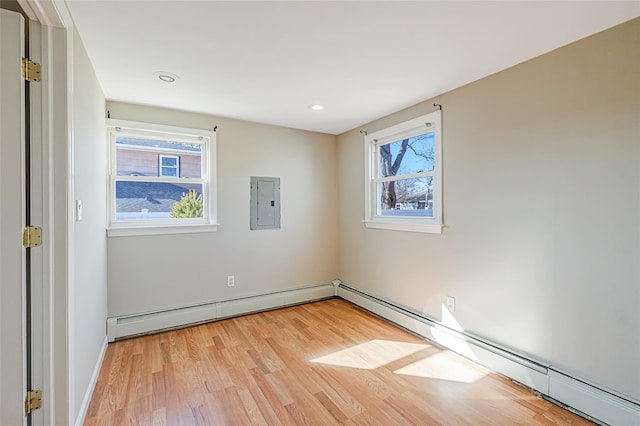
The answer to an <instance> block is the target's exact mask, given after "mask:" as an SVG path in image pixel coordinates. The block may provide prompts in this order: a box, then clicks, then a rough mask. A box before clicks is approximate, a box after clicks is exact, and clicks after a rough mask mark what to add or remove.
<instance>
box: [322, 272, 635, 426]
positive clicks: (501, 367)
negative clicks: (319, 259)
mask: <svg viewBox="0 0 640 426" xmlns="http://www.w3.org/2000/svg"><path fill="white" fill-rule="evenodd" d="M334 285H336V286H337V292H336V293H337V296H338V297H341V298H342V299H345V300H348V301H350V302H352V303H354V304H355V305H358V306H360V307H362V308H364V309H366V310H368V311H370V312H373V313H374V314H376V315H379V316H380V317H382V318H384V319H386V320H388V321H391V322H393V323H395V324H397V325H399V326H400V327H402V328H405V329H407V330H408V331H410V332H412V333H415V334H417V335H419V336H422V337H424V338H426V339H428V340H430V341H432V342H434V343H436V344H437V345H440V346H443V347H446V348H448V349H450V350H452V351H454V352H456V353H458V354H460V355H462V356H464V357H466V358H469V359H471V360H472V361H475V362H477V363H479V364H481V365H484V366H485V367H487V368H489V369H490V370H493V371H495V372H497V373H500V374H502V375H504V376H506V377H509V378H511V379H512V380H514V381H516V382H519V383H521V384H523V385H525V386H527V387H529V388H532V389H534V390H535V391H537V392H539V393H540V394H541V395H542V396H543V397H546V398H548V399H550V400H552V401H554V402H556V403H559V404H560V405H563V406H566V407H567V408H568V409H570V410H572V411H575V412H577V413H578V414H580V415H582V416H584V417H587V418H589V419H591V420H593V421H596V422H599V423H604V424H610V425H640V402H639V401H635V400H632V399H630V398H628V397H626V396H624V395H621V394H620V393H617V392H615V391H612V390H610V389H606V388H604V387H602V386H598V385H596V384H593V383H590V382H589V381H587V380H583V379H580V378H578V377H574V376H572V375H571V374H569V373H567V372H564V371H562V370H560V369H558V368H555V367H554V366H552V365H549V364H546V363H544V362H542V361H539V360H536V359H533V358H532V357H530V356H528V355H526V354H522V353H518V352H517V351H515V350H513V349H511V348H506V347H503V346H501V345H498V344H496V343H493V342H491V341H489V340H488V339H484V338H482V337H480V336H476V335H473V334H471V333H469V332H465V331H459V330H455V329H453V328H451V327H448V326H447V325H445V324H443V323H442V322H441V321H439V320H437V319H435V318H431V317H429V316H427V315H425V314H423V313H421V312H417V311H414V310H412V309H410V308H407V307H405V306H401V305H398V304H396V303H394V302H392V301H389V300H385V299H383V298H379V297H376V296H374V295H371V294H368V293H366V292H363V291H361V290H358V289H356V288H353V287H350V286H348V285H346V284H344V283H342V282H340V281H334Z"/></svg>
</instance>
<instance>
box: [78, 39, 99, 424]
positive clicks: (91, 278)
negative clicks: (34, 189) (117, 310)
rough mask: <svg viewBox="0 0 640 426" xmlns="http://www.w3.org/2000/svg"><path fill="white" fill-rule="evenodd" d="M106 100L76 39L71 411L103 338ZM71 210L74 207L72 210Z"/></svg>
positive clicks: (87, 381)
mask: <svg viewBox="0 0 640 426" xmlns="http://www.w3.org/2000/svg"><path fill="white" fill-rule="evenodd" d="M104 120H105V99H104V96H103V94H102V89H101V87H100V84H99V83H98V80H97V78H96V75H95V72H94V70H93V67H92V65H91V63H90V62H89V58H88V56H87V53H86V51H85V49H84V46H83V45H82V41H81V40H80V37H79V36H78V34H77V32H75V30H74V38H73V172H72V173H73V174H72V176H73V186H74V188H73V190H74V191H73V193H74V195H73V197H74V198H75V199H76V200H78V199H79V200H82V204H83V219H82V221H79V222H78V221H76V222H75V224H74V227H73V231H72V232H73V246H72V247H73V252H72V254H71V265H72V268H73V275H72V276H73V279H72V280H71V287H70V288H69V297H70V302H71V304H72V306H71V309H70V316H69V320H70V325H69V327H70V336H71V337H70V343H71V348H70V351H71V353H70V362H71V369H72V371H71V380H73V383H72V384H71V386H72V388H71V389H72V393H71V397H72V398H73V401H71V404H72V405H71V407H72V409H73V413H72V416H73V418H75V416H77V415H78V412H79V410H80V408H81V405H82V401H83V398H84V397H85V393H86V391H87V389H88V387H89V384H90V381H91V376H92V374H93V371H94V368H95V366H96V363H97V362H98V360H99V356H100V353H101V349H102V347H103V344H104V342H105V337H106V330H105V321H106V318H107V241H106V235H105V227H106V213H105V212H106V197H107V195H106V188H107V184H106V173H105V170H106V158H107V149H106V146H105V143H106V142H105V130H104ZM70 214H72V215H73V211H71V212H70Z"/></svg>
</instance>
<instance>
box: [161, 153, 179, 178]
mask: <svg viewBox="0 0 640 426" xmlns="http://www.w3.org/2000/svg"><path fill="white" fill-rule="evenodd" d="M163 158H174V159H175V160H176V166H175V167H171V166H164V165H162V159H163ZM165 167H166V168H167V169H176V177H180V156H179V155H164V154H160V155H158V176H160V177H172V176H167V175H163V174H162V169H163V168H165Z"/></svg>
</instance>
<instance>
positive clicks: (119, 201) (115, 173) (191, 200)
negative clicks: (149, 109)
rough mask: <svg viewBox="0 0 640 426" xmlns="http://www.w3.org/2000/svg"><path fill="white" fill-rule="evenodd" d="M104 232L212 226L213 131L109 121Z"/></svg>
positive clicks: (187, 229)
mask: <svg viewBox="0 0 640 426" xmlns="http://www.w3.org/2000/svg"><path fill="white" fill-rule="evenodd" d="M107 130H108V135H109V147H110V157H109V158H110V161H109V203H108V204H109V219H110V220H109V229H108V235H109V236H121V235H145V234H167V233H187V232H211V231H215V230H216V227H217V225H216V192H215V152H216V138H215V132H212V131H205V130H196V129H185V128H179V127H170V126H162V125H156V124H146V123H134V122H127V121H121V120H108V121H107Z"/></svg>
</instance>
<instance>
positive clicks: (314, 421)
mask: <svg viewBox="0 0 640 426" xmlns="http://www.w3.org/2000/svg"><path fill="white" fill-rule="evenodd" d="M156 424H157V425H171V426H172V425H253V424H256V425H279V424H287V425H289V424H310V425H331V424H345V425H370V424H373V425H385V426H389V425H400V424H415V425H438V424H441V425H464V424H468V425H512V424H559V425H587V424H591V423H590V422H588V421H586V420H584V419H582V418H580V417H578V416H576V415H574V414H572V413H570V412H568V411H566V410H563V409H562V408H559V407H557V406H555V405H552V404H550V403H548V402H546V401H544V400H542V399H540V398H538V397H537V396H535V395H533V394H532V393H531V392H530V391H528V390H527V389H525V388H522V387H519V386H517V385H514V384H513V383H511V382H510V381H508V380H506V379H504V378H502V377H500V376H498V375H495V374H492V373H489V372H488V371H486V370H484V369H483V368H480V367H478V366H476V365H475V364H473V363H471V362H469V361H467V360H465V359H463V358H461V357H458V356H457V355H454V354H452V353H450V352H448V351H443V350H441V349H438V348H437V347H434V346H432V345H430V344H429V343H428V342H426V341H424V340H421V339H419V338H417V337H415V336H413V335H411V334H409V333H406V332H404V331H402V330H400V329H398V328H396V327H394V326H392V325H390V324H388V323H386V322H384V321H382V320H380V319H378V318H376V317H374V316H371V315H369V314H368V313H366V312H364V311H362V310H360V309H358V308H356V307H355V306H353V305H351V304H350V303H348V302H345V301H343V300H340V299H330V300H325V301H321V302H316V303H311V304H307V305H301V306H295V307H291V308H286V309H280V310H276V311H271V312H265V313H259V314H254V315H248V316H243V317H239V318H233V319H227V320H223V321H218V322H212V323H209V324H204V325H200V326H196V327H191V328H186V329H182V330H177V331H171V332H166V333H162V334H156V335H151V336H145V337H140V338H136V339H130V340H125V341H120V342H116V343H112V344H110V345H109V347H108V349H107V353H106V356H105V360H104V364H103V366H102V369H101V371H100V376H99V379H98V383H97V385H96V389H95V391H94V394H93V398H92V400H91V403H90V405H89V408H88V413H87V419H86V422H85V425H90V426H93V425H156Z"/></svg>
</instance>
